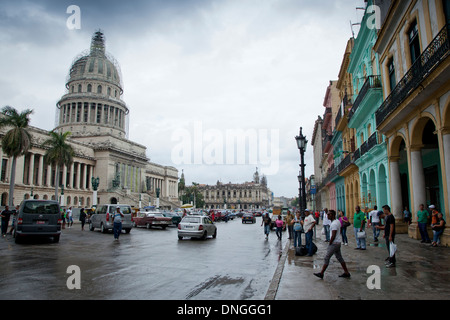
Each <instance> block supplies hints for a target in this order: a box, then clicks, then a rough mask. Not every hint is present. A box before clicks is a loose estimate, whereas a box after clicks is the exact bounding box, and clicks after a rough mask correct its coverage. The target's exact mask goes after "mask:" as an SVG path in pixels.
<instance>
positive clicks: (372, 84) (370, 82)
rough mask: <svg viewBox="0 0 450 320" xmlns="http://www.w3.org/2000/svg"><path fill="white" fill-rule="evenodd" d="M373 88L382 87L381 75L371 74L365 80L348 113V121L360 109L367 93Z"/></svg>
mask: <svg viewBox="0 0 450 320" xmlns="http://www.w3.org/2000/svg"><path fill="white" fill-rule="evenodd" d="M373 88H381V76H369V77H368V78H367V79H366V82H364V85H363V86H362V88H361V91H360V92H359V94H358V96H357V97H356V100H355V102H354V103H353V107H352V109H351V110H350V112H349V113H348V121H350V120H351V119H352V117H353V115H354V114H355V112H356V110H358V108H359V106H360V104H361V102H362V101H363V99H364V98H365V97H366V95H367V93H368V92H369V90H370V89H373Z"/></svg>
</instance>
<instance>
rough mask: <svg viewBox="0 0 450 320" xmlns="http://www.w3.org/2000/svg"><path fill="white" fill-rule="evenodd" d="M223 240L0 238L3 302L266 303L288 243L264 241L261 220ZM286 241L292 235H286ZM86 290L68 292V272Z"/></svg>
mask: <svg viewBox="0 0 450 320" xmlns="http://www.w3.org/2000/svg"><path fill="white" fill-rule="evenodd" d="M216 225H217V228H218V235H217V238H216V239H212V238H208V239H207V240H206V241H203V240H189V239H185V240H182V241H179V240H178V238H177V229H176V228H172V227H171V228H168V229H166V230H160V229H157V228H154V229H150V230H147V229H141V228H134V229H133V230H132V231H131V233H130V234H122V235H121V237H120V241H119V242H116V241H113V235H112V234H102V233H100V232H99V231H97V230H95V231H94V232H91V231H88V228H87V227H86V228H85V229H86V231H81V230H80V229H81V228H80V225H74V226H73V227H72V228H71V229H65V230H63V235H62V236H61V241H60V243H58V244H53V243H50V242H48V241H38V242H36V241H33V242H29V243H24V244H15V243H14V239H13V238H12V237H11V236H8V237H7V238H6V239H0V261H1V265H2V267H1V268H0V283H1V286H0V296H1V297H2V299H26V300H29V299H44V300H46V299H63V300H64V299H102V300H103V299H137V300H155V299H158V300H167V299H168V300H175V299H176V300H197V299H199V300H220V299H225V300H262V299H264V297H265V295H266V292H267V290H268V288H269V285H270V281H271V280H272V277H273V275H274V271H275V269H276V267H277V264H278V260H279V258H280V255H281V252H282V250H283V248H284V244H285V239H284V238H283V241H282V242H280V241H278V240H277V239H276V236H275V232H272V234H271V237H270V239H269V240H268V241H266V240H264V235H263V228H262V227H261V226H260V225H261V218H257V222H256V224H242V223H241V220H240V219H239V218H237V219H235V220H234V221H230V222H228V223H224V222H220V223H217V224H216ZM286 236H287V235H286V234H285V235H284V237H286ZM72 265H75V266H78V267H79V268H80V274H81V278H80V280H81V281H80V284H81V289H79V290H78V289H74V290H69V288H68V287H67V280H68V279H69V277H70V276H71V275H72V273H71V272H68V267H69V266H72Z"/></svg>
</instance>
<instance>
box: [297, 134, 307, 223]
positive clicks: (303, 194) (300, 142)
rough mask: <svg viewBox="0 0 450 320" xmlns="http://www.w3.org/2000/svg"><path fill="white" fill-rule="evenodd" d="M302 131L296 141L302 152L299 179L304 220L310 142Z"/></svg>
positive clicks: (300, 201)
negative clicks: (306, 159) (307, 148)
mask: <svg viewBox="0 0 450 320" xmlns="http://www.w3.org/2000/svg"><path fill="white" fill-rule="evenodd" d="M302 131H303V128H300V134H299V135H298V136H297V137H295V140H296V141H297V147H298V150H299V151H300V176H299V177H298V178H299V179H298V180H299V183H300V192H299V204H300V212H301V215H302V218H304V217H305V210H306V186H305V166H306V165H305V152H306V147H307V145H308V140H306V136H304V135H303V133H302Z"/></svg>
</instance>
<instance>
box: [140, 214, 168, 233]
mask: <svg viewBox="0 0 450 320" xmlns="http://www.w3.org/2000/svg"><path fill="white" fill-rule="evenodd" d="M171 224H172V218H168V217H164V215H163V214H162V213H160V212H138V213H137V216H136V217H134V218H133V226H134V227H146V228H147V229H150V228H151V227H161V228H162V229H165V228H167V226H170V225H171Z"/></svg>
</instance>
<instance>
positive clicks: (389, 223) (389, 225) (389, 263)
mask: <svg viewBox="0 0 450 320" xmlns="http://www.w3.org/2000/svg"><path fill="white" fill-rule="evenodd" d="M380 218H383V219H384V221H385V222H384V226H381V225H380V226H377V228H378V229H381V230H384V239H385V240H386V248H387V250H388V253H389V257H387V258H386V268H393V267H395V263H396V259H395V252H394V253H391V243H393V244H395V242H394V241H395V218H394V215H393V214H392V213H391V208H390V207H389V206H388V205H385V206H383V211H381V212H380Z"/></svg>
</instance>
